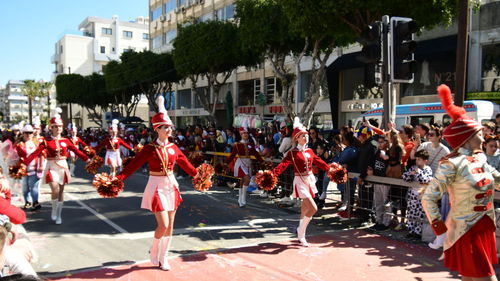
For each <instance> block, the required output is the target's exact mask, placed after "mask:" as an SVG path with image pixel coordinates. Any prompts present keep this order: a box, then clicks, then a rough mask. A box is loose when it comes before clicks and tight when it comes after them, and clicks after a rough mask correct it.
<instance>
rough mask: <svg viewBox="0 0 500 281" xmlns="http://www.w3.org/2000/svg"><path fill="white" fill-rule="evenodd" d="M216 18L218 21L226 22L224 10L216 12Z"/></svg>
mask: <svg viewBox="0 0 500 281" xmlns="http://www.w3.org/2000/svg"><path fill="white" fill-rule="evenodd" d="M215 18H216V19H218V20H224V8H221V9H218V10H215Z"/></svg>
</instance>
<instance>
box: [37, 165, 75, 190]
mask: <svg viewBox="0 0 500 281" xmlns="http://www.w3.org/2000/svg"><path fill="white" fill-rule="evenodd" d="M70 180H71V175H70V173H69V169H68V162H67V161H66V160H47V164H46V165H45V169H44V170H43V181H42V183H43V184H46V183H51V182H57V183H58V184H60V185H63V184H67V183H69V181H70Z"/></svg>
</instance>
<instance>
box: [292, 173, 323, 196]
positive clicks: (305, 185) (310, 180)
mask: <svg viewBox="0 0 500 281" xmlns="http://www.w3.org/2000/svg"><path fill="white" fill-rule="evenodd" d="M316 193H318V190H317V189H316V177H315V176H314V174H313V173H310V174H309V175H307V176H295V177H294V178H293V194H292V196H293V197H294V198H314V196H315V194H316Z"/></svg>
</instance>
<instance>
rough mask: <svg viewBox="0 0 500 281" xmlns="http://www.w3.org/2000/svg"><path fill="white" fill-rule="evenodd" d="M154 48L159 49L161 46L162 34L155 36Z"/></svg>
mask: <svg viewBox="0 0 500 281" xmlns="http://www.w3.org/2000/svg"><path fill="white" fill-rule="evenodd" d="M152 47H153V49H157V48H160V47H161V36H160V35H158V36H156V37H155V38H153V46H152Z"/></svg>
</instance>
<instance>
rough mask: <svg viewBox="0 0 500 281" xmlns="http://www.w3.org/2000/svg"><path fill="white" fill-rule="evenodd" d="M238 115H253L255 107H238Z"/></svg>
mask: <svg viewBox="0 0 500 281" xmlns="http://www.w3.org/2000/svg"><path fill="white" fill-rule="evenodd" d="M238 113H242V114H243V113H248V114H255V113H256V109H255V106H240V107H238Z"/></svg>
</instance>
